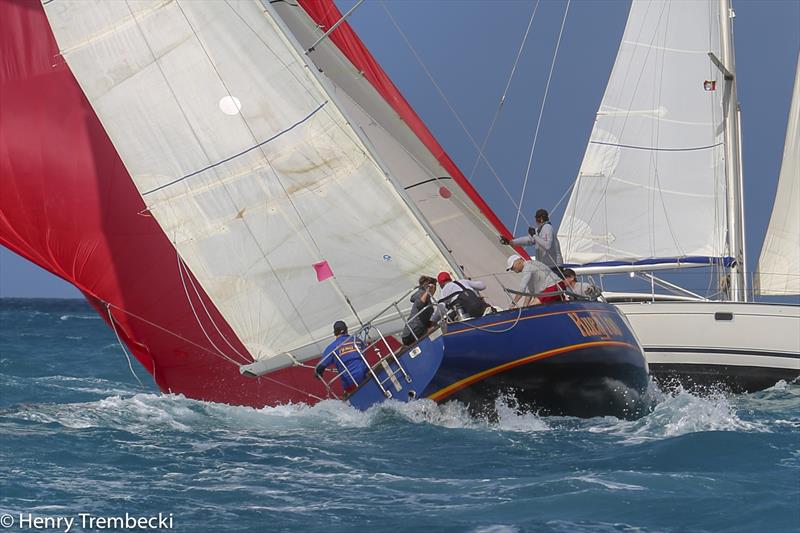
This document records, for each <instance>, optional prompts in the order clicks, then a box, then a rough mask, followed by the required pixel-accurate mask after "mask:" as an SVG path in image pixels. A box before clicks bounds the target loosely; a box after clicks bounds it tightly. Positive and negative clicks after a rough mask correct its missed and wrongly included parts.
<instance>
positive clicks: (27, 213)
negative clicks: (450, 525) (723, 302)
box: [0, 0, 648, 417]
mask: <svg viewBox="0 0 800 533" xmlns="http://www.w3.org/2000/svg"><path fill="white" fill-rule="evenodd" d="M354 9H355V7H354ZM345 17H346V14H345V15H342V14H341V13H340V12H339V10H338V9H337V8H336V6H335V5H334V4H333V2H331V1H330V0H315V1H312V0H300V1H299V2H297V3H294V2H274V1H255V0H240V1H225V2H219V1H209V2H204V1H192V2H182V1H178V0H176V1H172V2H163V1H157V0H152V1H141V2H124V3H123V2H83V1H78V2H69V1H57V2H54V1H51V0H46V1H44V2H42V3H41V4H38V3H31V2H26V1H10V2H4V3H2V4H1V5H0V30H2V31H0V34H1V35H2V36H3V37H2V38H0V47H2V48H1V50H2V71H0V83H2V91H0V94H1V96H0V97H1V98H2V102H0V104H1V105H2V109H3V118H2V125H1V126H0V128H2V135H0V154H2V156H1V157H0V164H2V190H3V194H2V198H0V243H2V244H3V245H4V246H6V247H7V248H9V249H11V250H12V251H14V252H16V253H18V254H19V255H21V256H23V257H25V258H27V259H29V260H31V261H33V262H34V263H36V264H38V265H40V266H42V267H44V268H45V269H47V270H49V271H50V272H52V273H54V274H56V275H58V276H60V277H62V278H63V279H65V280H67V281H69V282H71V283H73V284H74V285H75V286H76V287H78V289H80V290H81V292H82V293H83V295H84V296H85V297H86V299H87V301H88V302H89V303H90V304H91V305H92V306H93V307H94V308H95V309H96V310H97V311H98V313H99V314H100V315H101V316H102V317H103V318H104V319H105V321H106V322H107V323H108V325H109V326H110V328H111V329H112V330H113V331H114V333H115V334H116V335H117V337H118V338H119V340H120V344H121V345H124V347H125V348H127V350H129V351H130V353H131V354H132V355H133V356H134V357H135V358H136V359H137V360H138V361H139V362H140V363H141V364H142V365H143V366H144V367H145V368H146V369H147V371H148V372H149V373H150V374H151V375H152V376H153V379H154V380H155V383H156V384H157V385H158V387H159V388H160V389H161V390H162V391H164V392H169V393H179V394H184V395H186V396H187V397H191V398H196V399H201V400H210V401H217V402H225V403H229V404H240V405H250V406H257V407H258V406H264V405H274V404H279V403H287V402H306V403H314V402H318V401H320V400H322V399H325V398H332V397H338V398H345V397H347V399H348V401H350V403H351V404H352V405H354V406H356V407H358V408H368V407H370V406H372V405H375V404H376V403H379V402H382V401H385V400H387V399H395V400H397V401H411V400H414V399H417V398H429V399H432V400H435V401H446V400H449V399H459V400H462V401H464V402H466V403H468V404H469V405H470V406H473V405H474V406H477V407H480V406H482V405H484V404H486V403H491V402H492V401H493V400H494V399H495V398H496V397H498V396H499V395H503V394H507V393H510V394H513V395H515V396H516V397H517V399H518V400H520V401H521V402H522V403H524V404H525V405H529V406H532V407H535V408H537V409H540V410H541V411H542V412H545V413H552V414H566V415H573V414H574V415H578V416H596V415H606V414H613V415H617V416H628V417H630V416H637V415H638V414H640V413H641V412H642V409H643V408H644V406H645V403H646V400H645V398H644V393H645V391H646V388H647V384H648V370H647V364H646V361H645V359H644V355H643V353H642V350H641V347H640V345H639V344H638V341H637V340H636V338H635V336H634V335H633V333H632V331H631V329H630V326H629V325H628V323H627V321H626V319H625V316H624V315H623V314H622V313H621V312H620V311H619V310H618V309H617V308H615V307H613V306H610V305H608V304H606V303H603V302H596V301H575V302H564V303H557V304H553V305H549V306H540V307H531V308H526V309H521V310H517V309H511V310H505V311H503V310H499V311H498V312H496V313H494V314H491V315H487V316H483V317H478V318H474V319H472V320H466V321H457V322H453V323H451V324H447V323H445V324H444V325H443V327H442V328H440V329H437V330H435V331H434V332H432V333H431V334H430V335H428V336H425V337H424V338H422V339H420V340H419V342H418V343H417V344H416V345H415V346H413V347H412V348H411V349H407V350H403V349H401V348H400V347H399V346H398V345H399V343H398V341H397V340H396V338H395V337H394V335H396V334H397V333H399V332H400V331H401V329H402V328H403V326H404V324H405V318H406V317H407V313H408V307H409V302H408V295H409V291H410V289H411V288H413V287H414V286H415V285H416V283H417V279H418V278H419V277H420V275H422V274H435V273H436V272H439V271H444V272H450V273H452V274H453V275H454V277H456V278H466V277H469V278H472V279H476V280H482V281H484V282H485V283H486V285H487V289H486V291H485V294H486V297H487V298H488V299H489V300H490V301H492V302H494V303H495V304H496V305H498V306H500V307H502V304H503V302H504V301H505V298H506V297H507V295H506V292H505V286H508V285H510V284H511V283H512V281H513V280H512V279H511V277H510V276H512V275H513V274H509V273H507V272H505V271H504V269H505V265H506V255H507V251H506V250H505V249H504V247H503V246H502V245H501V244H500V243H499V242H497V240H496V233H498V232H499V233H501V234H503V235H509V232H508V230H507V229H506V228H505V227H504V226H503V224H502V223H501V222H500V220H499V219H498V218H497V216H496V215H495V214H494V213H493V212H492V210H491V209H490V208H489V206H488V205H487V204H486V203H485V202H484V201H483V199H482V198H481V197H480V196H479V195H478V194H477V192H476V191H475V190H474V189H473V188H472V186H471V185H470V183H469V182H468V181H467V180H466V178H465V177H464V176H463V174H462V173H461V172H460V171H459V169H458V168H457V167H456V165H455V164H454V163H453V162H452V160H451V159H450V158H449V157H448V156H447V154H446V153H445V152H444V150H443V149H442V148H441V146H439V144H438V143H437V141H436V140H435V139H434V138H433V136H432V135H431V134H430V132H429V131H428V130H427V128H426V127H425V126H424V124H423V123H422V122H421V120H420V119H419V117H418V116H417V115H416V114H415V113H414V111H413V110H412V109H411V107H410V106H409V105H408V103H407V102H406V101H405V100H404V99H403V97H402V96H401V95H400V93H399V92H398V91H397V89H396V88H395V86H394V85H393V84H392V82H391V81H390V80H389V78H388V77H387V76H386V74H385V73H384V72H383V70H382V69H381V68H380V66H379V65H378V64H377V62H376V61H375V60H374V58H373V57H372V56H371V55H370V53H369V51H368V50H367V49H366V48H365V47H364V45H363V44H362V43H361V41H360V40H359V38H358V37H357V36H356V35H355V34H354V33H353V31H352V29H351V28H350V27H349V25H348V24H347V22H346V20H345ZM520 252H521V253H524V252H522V251H520ZM338 320H344V321H346V322H347V323H348V325H349V326H350V331H351V333H353V334H354V335H356V336H358V337H359V339H361V340H362V341H363V342H364V345H363V346H364V349H363V353H361V351H360V352H359V353H360V355H361V357H363V358H364V360H365V361H366V363H367V364H369V365H370V368H369V372H368V374H367V376H366V379H365V380H364V382H362V383H360V384H359V388H358V389H357V390H356V391H354V392H352V393H349V394H348V395H345V394H343V392H342V390H341V388H337V387H339V386H340V382H339V381H337V382H334V383H330V384H329V383H328V381H327V380H323V381H318V380H317V379H315V375H314V374H315V373H314V366H313V365H314V363H315V361H316V360H317V359H318V358H319V357H320V356H321V355H323V352H324V350H325V347H326V345H327V344H328V343H329V342H330V341H331V340H332V331H331V325H332V324H333V323H334V322H335V321H338ZM126 354H127V352H126ZM326 385H330V387H326Z"/></svg>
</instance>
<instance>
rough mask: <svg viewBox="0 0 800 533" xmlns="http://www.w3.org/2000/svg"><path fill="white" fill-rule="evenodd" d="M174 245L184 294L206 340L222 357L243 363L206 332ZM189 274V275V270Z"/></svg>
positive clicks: (238, 363)
mask: <svg viewBox="0 0 800 533" xmlns="http://www.w3.org/2000/svg"><path fill="white" fill-rule="evenodd" d="M172 246H173V247H174V248H175V257H176V258H177V260H178V273H179V274H180V276H181V285H182V286H183V294H184V295H185V296H186V301H187V302H188V303H189V308H190V309H191V310H192V314H193V315H194V319H195V321H196V322H197V325H198V326H200V331H202V332H203V335H205V337H206V340H208V342H209V343H211V346H213V347H214V349H215V350H216V351H217V353H218V354H219V355H221V356H222V357H224V358H225V359H227V360H228V361H230V362H232V363H235V364H237V365H242V364H243V363H240V362H238V361H235V360H234V359H233V358H232V357H230V356H229V355H228V354H226V353H224V352H223V351H222V350H220V349H219V346H217V345H216V344H215V343H214V341H212V340H211V337H210V336H209V335H208V332H206V328H205V327H204V326H203V324H202V322H201V321H200V317H199V316H198V315H197V311H196V310H195V308H194V303H192V298H191V296H190V295H189V290H188V289H187V288H186V279H185V277H184V265H183V261H181V256H180V254H179V253H178V248H177V245H176V244H175V242H173V243H172ZM187 275H188V272H187ZM198 297H199V294H198ZM200 301H201V302H202V298H201V299H200ZM203 308H205V304H203ZM206 313H208V310H206ZM211 323H212V324H213V323H214V321H213V320H212V321H211ZM214 327H216V324H214ZM217 332H219V329H218V330H217ZM220 335H221V334H220ZM223 338H224V337H223ZM234 351H236V349H235V348H234ZM236 354H237V355H239V356H240V357H241V356H242V354H240V353H239V352H236Z"/></svg>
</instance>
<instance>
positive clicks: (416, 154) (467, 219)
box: [272, 2, 516, 305]
mask: <svg viewBox="0 0 800 533" xmlns="http://www.w3.org/2000/svg"><path fill="white" fill-rule="evenodd" d="M272 7H273V8H274V9H275V11H276V12H277V14H278V15H279V16H280V17H281V18H282V20H283V21H284V22H285V23H286V25H287V26H288V28H289V29H290V30H291V32H292V34H293V35H294V36H295V37H297V39H298V40H299V41H300V43H301V45H302V46H303V47H304V48H306V49H307V48H308V47H309V46H311V45H312V44H314V43H317V44H316V45H315V47H314V51H313V52H312V53H309V58H310V60H311V61H312V62H313V63H314V64H315V65H316V66H317V67H318V68H319V70H320V71H321V72H322V74H323V75H324V76H325V77H326V78H327V79H328V80H329V81H330V83H331V84H332V86H334V87H335V89H336V93H335V95H336V97H337V101H338V103H339V104H340V105H342V107H343V108H344V109H345V110H346V112H347V115H348V118H349V119H350V120H351V121H352V122H353V124H354V126H355V127H357V128H358V130H359V131H360V132H361V133H362V134H363V135H364V136H365V137H366V138H368V139H369V142H370V144H371V148H372V149H373V150H374V151H375V152H376V153H377V154H378V155H379V157H380V158H381V162H382V163H383V164H384V165H385V166H386V167H387V169H388V170H389V172H390V173H391V174H392V175H393V176H394V177H395V178H396V179H397V181H398V182H399V183H400V184H401V185H402V186H403V187H405V188H407V193H408V195H409V196H410V198H411V199H412V200H413V201H414V202H415V204H416V206H417V207H418V208H419V210H420V211H421V213H422V214H423V215H424V216H425V218H426V219H427V220H428V222H429V223H430V225H431V227H432V228H433V230H434V231H435V232H436V235H437V236H438V237H439V238H441V240H442V241H443V242H444V244H445V245H446V246H447V249H448V250H449V251H450V253H451V254H452V256H453V257H454V258H455V259H456V261H457V262H458V264H459V266H460V267H461V268H462V269H463V271H464V273H465V275H467V276H469V277H470V278H472V279H480V280H482V281H484V282H486V284H487V290H486V291H484V295H485V296H487V297H488V298H489V300H490V301H491V302H494V303H496V304H498V305H502V304H504V303H505V302H507V301H508V297H507V296H506V294H505V292H504V291H503V287H502V285H501V282H502V283H503V284H505V285H506V286H512V285H514V284H515V283H516V282H515V281H513V276H511V275H509V274H507V273H506V272H505V271H504V269H505V262H506V258H507V257H508V255H509V254H510V253H511V249H510V248H508V247H507V246H503V245H501V244H500V243H499V241H498V239H497V235H498V230H497V229H496V228H495V227H494V226H493V225H492V223H491V221H490V220H488V219H487V217H486V216H485V215H484V214H483V213H482V212H481V211H480V209H479V208H478V207H477V206H476V205H475V202H474V201H473V200H472V199H471V198H470V196H469V195H468V194H467V193H466V192H465V191H464V190H462V188H461V187H460V186H459V185H458V184H457V183H456V181H455V180H454V179H452V176H450V175H449V173H448V171H447V170H446V169H445V168H443V166H442V165H441V164H440V162H439V161H438V160H437V158H436V157H435V156H434V154H432V153H431V152H430V150H429V149H428V148H427V147H426V146H425V145H424V144H423V142H422V141H421V140H420V138H419V137H418V136H417V134H415V132H414V131H412V129H411V128H410V127H409V125H408V124H407V123H406V122H405V121H404V120H403V119H402V118H401V117H400V116H399V115H398V113H397V112H396V111H395V110H394V109H393V108H392V107H391V106H390V105H389V103H388V102H387V101H386V100H385V99H384V97H383V96H382V95H381V94H379V93H378V91H377V90H376V89H375V87H373V85H372V84H371V83H370V82H369V81H368V80H367V79H366V77H365V76H364V73H362V72H360V71H358V70H356V68H355V67H354V66H353V65H352V64H351V63H350V62H349V60H348V59H347V58H346V57H345V56H344V55H343V54H342V52H341V51H340V50H339V48H338V47H337V46H336V45H335V44H334V43H333V42H332V40H331V39H330V38H326V39H324V40H322V41H321V42H317V41H318V39H319V38H320V37H321V35H322V33H323V32H322V29H321V28H319V27H318V26H317V24H316V23H315V22H314V21H313V20H312V19H311V18H310V17H309V16H308V15H307V14H306V13H305V11H303V9H302V8H301V7H300V6H299V5H297V4H294V3H291V2H278V3H275V4H273V5H272ZM442 188H444V189H445V191H444V192H445V196H443V195H442Z"/></svg>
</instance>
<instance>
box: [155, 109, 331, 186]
mask: <svg viewBox="0 0 800 533" xmlns="http://www.w3.org/2000/svg"><path fill="white" fill-rule="evenodd" d="M327 103H328V101H327V100H326V101H324V102H322V103H321V104H320V105H318V106H317V108H316V109H314V110H313V111H311V112H310V113H309V114H308V115H306V116H305V117H304V118H302V119H300V120H299V121H297V122H295V123H294V124H292V125H291V126H289V127H288V128H286V129H285V130H283V131H279V132H278V133H276V134H275V135H273V136H272V137H270V138H269V139H267V140H265V141H261V142H260V143H258V144H255V145H253V146H251V147H250V148H247V149H246V150H242V151H241V152H239V153H238V154H234V155H232V156H230V157H226V158H225V159H223V160H221V161H217V162H216V163H212V164H210V165H208V166H207V167H204V168H201V169H200V170H195V171H194V172H192V173H191V174H186V175H185V176H181V177H180V178H177V179H174V180H172V181H170V182H169V183H165V184H164V185H160V186H158V187H156V188H155V189H151V190H149V191H147V192H143V193H142V196H146V195H148V194H150V193H154V192H156V191H160V190H161V189H164V188H166V187H169V186H170V185H175V184H176V183H178V182H181V181H183V180H185V179H188V178H191V177H192V176H196V175H197V174H202V173H203V172H205V171H206V170H210V169H212V168H214V167H217V166H219V165H222V164H224V163H227V162H228V161H231V160H232V159H236V158H237V157H239V156H241V155H244V154H246V153H248V152H252V151H253V150H255V149H256V148H260V147H262V146H264V145H265V144H267V143H268V142H270V141H274V140H275V139H277V138H278V137H280V136H281V135H283V134H284V133H288V132H290V131H292V130H293V129H295V128H296V127H297V126H299V125H301V124H303V123H304V122H306V121H307V120H308V119H310V118H311V117H313V116H314V115H316V114H317V111H319V110H320V109H322V108H323V107H324V106H325V104H327Z"/></svg>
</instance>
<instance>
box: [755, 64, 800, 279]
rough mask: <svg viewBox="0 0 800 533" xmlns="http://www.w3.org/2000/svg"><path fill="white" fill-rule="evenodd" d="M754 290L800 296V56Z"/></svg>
mask: <svg viewBox="0 0 800 533" xmlns="http://www.w3.org/2000/svg"><path fill="white" fill-rule="evenodd" d="M754 288H755V290H756V292H757V293H758V294H762V295H792V294H800V56H798V59H797V69H796V73H795V80H794V91H793V92H792V104H791V107H790V109H789V121H788V124H787V125H786V141H785V143H784V145H783V162H782V163H781V174H780V178H779V179H778V190H777V191H776V192H775V204H774V205H773V208H772V217H771V218H770V221H769V227H768V228H767V234H766V236H765V237H764V245H763V246H762V248H761V257H760V258H759V260H758V270H757V271H756V274H755V280H754Z"/></svg>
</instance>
